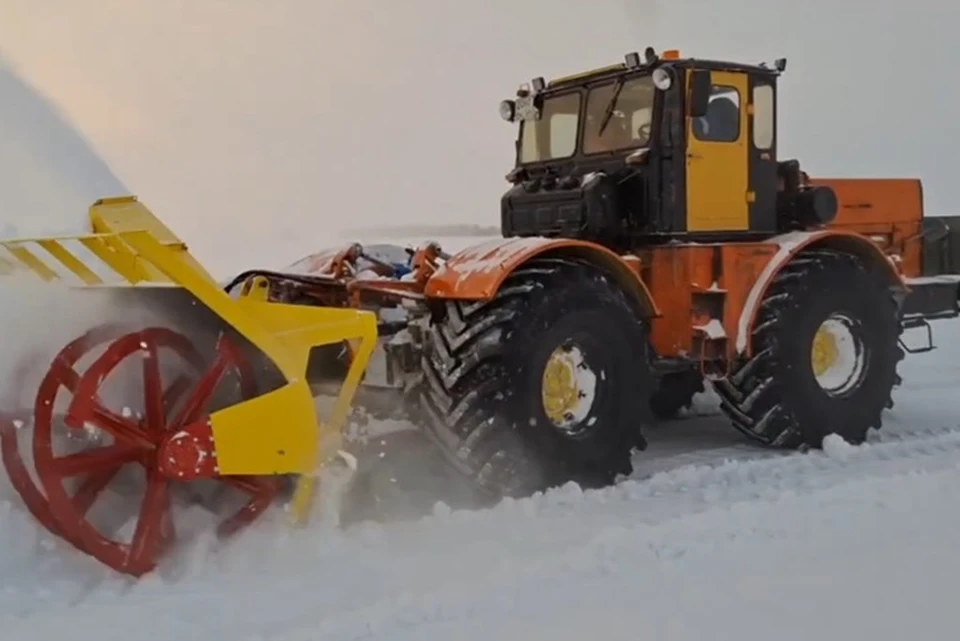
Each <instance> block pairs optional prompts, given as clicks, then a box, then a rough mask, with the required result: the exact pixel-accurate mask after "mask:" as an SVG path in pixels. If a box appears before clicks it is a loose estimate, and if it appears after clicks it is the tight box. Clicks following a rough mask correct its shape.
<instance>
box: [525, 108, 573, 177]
mask: <svg viewBox="0 0 960 641" xmlns="http://www.w3.org/2000/svg"><path fill="white" fill-rule="evenodd" d="M579 125H580V93H579V92H576V93H568V94H563V95H559V96H551V97H549V98H546V99H545V100H544V101H543V105H542V106H541V108H540V119H539V120H525V121H523V122H522V123H521V124H520V162H521V163H531V162H544V161H547V160H557V159H559V158H569V157H570V156H572V155H573V154H574V152H575V151H576V150H577V128H578V127H579Z"/></svg>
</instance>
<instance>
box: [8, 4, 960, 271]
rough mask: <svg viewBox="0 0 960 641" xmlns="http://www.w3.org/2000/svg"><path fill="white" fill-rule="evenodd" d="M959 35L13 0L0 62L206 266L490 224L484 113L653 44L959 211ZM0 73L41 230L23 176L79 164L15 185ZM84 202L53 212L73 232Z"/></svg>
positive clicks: (818, 146)
mask: <svg viewBox="0 0 960 641" xmlns="http://www.w3.org/2000/svg"><path fill="white" fill-rule="evenodd" d="M857 6H862V7H863V9H858V8H856V7H857ZM957 18H960V8H955V6H954V5H952V4H951V3H946V2H943V1H942V0H938V1H937V2H932V1H928V0H915V1H914V2H911V3H907V4H903V5H894V4H890V5H887V4H884V3H882V2H877V3H868V2H856V1H854V0H848V1H847V2H846V3H843V2H836V1H834V2H826V1H825V0H806V1H805V2H800V3H798V2H787V1H785V0H724V1H723V2H718V1H714V0H699V1H693V0H674V1H672V2H666V1H665V2H645V1H643V0H634V1H629V0H590V1H589V2H587V1H584V0H580V1H578V2H573V1H571V0H519V1H518V0H510V1H507V0H484V1H483V2H479V1H477V0H472V1H471V2H469V3H468V2H461V1H457V0H406V1H405V2H396V1H395V0H353V1H352V2H334V1H332V0H275V1H274V2H269V3H268V2H264V1H263V0H164V1H163V2H157V0H48V1H46V2H43V3H38V2H36V0H4V1H3V5H2V8H0V55H2V56H3V58H4V59H5V60H6V61H7V63H8V64H9V65H10V66H11V67H12V68H13V70H14V72H15V74H16V77H18V78H19V79H21V80H26V81H27V82H28V83H29V84H30V85H32V86H33V87H34V88H36V89H37V90H39V92H40V93H41V94H43V95H45V96H46V97H48V98H49V99H50V101H51V102H52V103H53V105H55V106H56V107H57V108H59V109H60V111H61V112H62V114H63V116H64V118H65V120H66V124H65V125H64V129H69V128H71V127H72V128H75V130H76V131H77V132H79V133H80V134H81V135H82V136H84V137H85V138H87V139H88V140H89V141H90V144H91V146H92V150H93V151H92V152H91V153H90V158H89V159H88V162H87V163H86V166H85V167H84V168H80V167H78V168H77V169H76V174H75V176H84V178H83V180H92V184H94V185H95V189H96V190H98V191H99V190H100V189H111V188H112V186H114V185H118V186H121V187H122V186H125V187H126V189H127V190H129V191H132V192H134V193H136V194H138V195H139V196H140V197H141V198H142V199H143V200H144V201H145V202H146V203H147V204H148V205H149V206H150V207H151V208H152V209H153V210H154V211H155V212H156V213H157V214H159V215H160V216H161V217H162V218H163V219H164V220H165V221H166V222H168V224H170V225H171V226H172V227H173V228H174V230H175V231H177V232H178V233H179V234H180V235H181V236H183V237H184V239H185V240H187V242H188V243H189V244H190V245H191V246H192V247H193V249H194V251H195V252H196V253H197V255H198V257H199V258H200V259H201V260H203V261H204V262H205V263H208V264H210V265H211V266H212V268H213V269H214V270H215V271H218V272H219V271H224V270H225V271H234V270H239V269H243V268H245V267H249V266H254V265H261V264H266V263H269V264H270V265H271V266H275V265H276V264H278V263H279V264H283V263H287V262H291V261H292V260H293V259H295V258H297V257H299V256H300V255H303V254H305V253H309V252H311V251H313V250H315V249H317V248H320V247H323V246H326V245H328V244H330V242H331V241H332V242H338V241H339V239H338V238H336V231H337V230H342V229H344V228H348V227H376V225H377V224H389V225H397V224H401V223H403V222H406V221H410V222H443V221H445V220H446V221H450V222H453V223H466V222H476V223H479V224H494V225H495V224H497V223H498V217H499V198H500V195H501V193H502V191H503V190H504V188H505V187H506V183H505V182H504V180H503V176H504V174H505V173H506V172H507V171H508V170H509V168H510V165H511V162H512V153H513V152H512V144H513V139H514V131H513V130H512V128H511V127H510V126H508V125H506V124H505V123H503V122H502V121H501V120H500V119H499V117H498V115H497V103H498V102H499V101H500V100H501V99H502V98H505V97H509V96H510V95H511V94H512V93H513V91H514V90H515V88H516V86H517V84H519V83H520V82H524V81H527V80H528V79H529V78H531V77H533V76H537V75H544V76H547V77H549V76H553V75H560V74H566V73H570V72H574V71H577V70H580V69H583V68H587V67H593V66H600V65H604V64H609V63H615V62H619V61H620V60H622V57H623V54H624V53H626V52H628V51H641V52H642V50H643V49H644V47H646V46H647V45H653V46H655V47H656V48H657V49H658V50H662V49H665V48H679V49H681V51H682V52H683V53H684V54H689V55H692V56H700V57H716V58H727V59H742V60H745V61H752V62H759V61H761V60H767V61H772V60H773V59H774V58H777V57H782V56H785V57H787V58H788V61H789V62H788V68H787V73H786V74H785V76H784V77H783V78H782V79H781V103H780V133H781V137H780V155H781V157H797V158H799V159H800V160H801V162H802V164H803V166H804V167H805V168H806V169H807V171H809V172H810V173H811V174H812V175H818V176H825V175H843V176H910V177H920V178H922V179H923V180H924V183H925V196H926V205H927V211H928V213H929V214H951V213H960V212H956V211H955V210H954V209H953V205H952V201H951V198H950V196H951V188H952V187H953V184H952V183H953V182H955V180H956V178H955V177H954V172H955V169H954V167H955V165H956V162H955V160H954V158H953V154H952V151H953V148H954V147H955V146H956V144H957V142H958V141H960V127H958V126H957V125H956V124H955V122H956V120H955V117H954V116H953V114H954V112H955V111H956V107H955V106H954V101H955V99H956V96H958V95H960V92H958V90H957V89H955V88H954V87H953V81H952V78H953V73H952V71H953V69H952V62H953V61H954V60H956V59H958V58H960V41H958V40H957V39H956V38H955V37H954V36H952V34H951V32H952V30H953V27H952V25H953V24H955V21H956V20H957ZM3 73H6V79H5V80H4V79H0V91H3V92H4V95H3V96H0V98H3V100H0V116H2V119H0V126H2V129H0V131H2V132H4V133H3V136H4V138H5V139H4V140H0V162H2V163H3V167H2V169H4V172H2V173H5V174H6V178H0V181H3V182H0V187H2V189H0V206H3V208H4V211H3V213H2V214H0V228H2V226H3V223H4V222H7V221H8V219H9V218H10V217H11V216H9V215H8V212H9V210H10V209H11V208H15V209H17V210H18V211H19V212H21V213H19V214H18V215H17V221H16V224H17V225H18V228H23V229H25V230H27V231H32V230H33V229H35V228H36V229H39V228H40V227H38V226H37V225H36V223H38V222H41V221H40V220H39V218H40V216H41V214H40V213H38V212H42V211H43V210H44V209H45V208H46V209H48V210H49V209H56V208H57V207H58V206H59V205H60V203H59V201H56V199H52V200H47V201H44V199H43V198H42V197H40V196H38V195H36V194H35V193H34V195H32V196H30V197H25V196H24V195H23V193H22V192H23V191H24V190H25V186H26V185H31V186H32V188H33V191H34V192H36V191H37V190H40V189H41V187H40V186H42V185H49V184H50V182H51V181H50V179H49V178H47V177H37V176H36V175H30V176H26V177H24V174H25V172H42V171H43V170H44V168H45V167H46V166H45V165H44V164H43V161H42V158H40V157H41V156H42V155H43V154H47V155H48V156H49V157H50V158H51V160H50V165H49V166H50V167H53V166H54V165H56V166H57V169H56V172H59V174H62V175H64V176H66V175H67V174H70V173H71V171H72V170H71V169H70V168H69V167H67V168H65V167H64V161H63V159H62V156H59V155H57V154H55V153H54V152H52V151H50V149H52V148H53V147H52V146H51V144H50V141H49V140H48V141H47V142H48V144H47V146H46V147H42V146H41V147H38V150H34V158H33V159H32V160H31V162H30V163H27V165H26V166H24V165H23V164H21V165H20V166H19V167H16V168H14V165H15V163H16V161H15V159H16V158H17V157H18V155H17V154H19V153H20V151H21V148H22V146H23V145H25V144H26V143H25V142H24V141H26V140H30V139H31V136H28V135H26V134H25V132H27V131H32V129H30V128H31V127H35V126H36V119H35V118H34V120H32V121H31V120H29V119H25V118H26V114H28V113H30V112H31V110H30V109H26V110H25V109H24V108H23V104H24V103H23V100H17V99H15V100H12V101H11V98H10V96H9V93H10V92H12V91H13V89H11V87H12V86H13V83H14V82H15V80H11V78H13V77H12V76H10V73H9V69H8V70H7V71H6V72H2V71H0V74H3ZM22 90H23V88H22V87H21V90H20V91H21V92H22ZM21 98H22V96H21ZM11 103H16V104H19V105H20V106H19V107H15V106H12V104H11ZM31 123H33V124H31ZM11 131H12V132H13V134H11ZM50 131H52V130H48V131H47V133H46V134H45V135H47V136H52V135H53V134H52V133H50ZM14 134H16V135H14ZM39 135H40V134H37V136H39ZM11 140H16V141H17V142H16V144H14V143H13V142H10V141H11ZM73 149H74V150H76V146H75V145H74V147H73ZM53 156H57V157H58V158H60V159H59V160H58V161H57V162H56V163H54V161H53V160H52V158H53ZM97 157H99V159H100V160H101V161H102V163H103V164H102V165H101V164H97V162H96V160H97ZM69 162H75V163H76V164H82V163H83V162H84V161H81V160H79V159H77V160H75V161H74V160H71V161H69ZM46 168H49V167H46ZM111 171H112V172H113V174H115V177H114V176H111V175H110V172H111ZM17 172H19V174H18V173H17ZM84 172H86V173H85V174H84ZM97 172H99V175H98V177H97V178H96V179H91V178H90V175H91V173H97ZM73 180H74V181H75V180H77V178H73ZM18 190H19V192H20V193H19V194H18ZM53 191H54V190H53V189H51V190H50V193H51V194H52V193H53ZM67 191H68V195H69V198H70V199H74V200H75V199H76V198H77V193H78V192H77V190H76V189H71V190H67ZM80 191H82V190H80ZM95 193H96V192H95ZM51 198H53V197H52V196H51ZM86 198H87V194H82V198H81V199H80V202H79V203H77V204H75V205H73V206H71V207H67V206H63V207H61V208H63V209H72V210H75V214H68V216H69V215H78V216H81V217H82V207H83V206H84V205H85V204H86ZM68 200H69V199H68ZM24 203H28V204H33V205H34V206H35V207H36V208H35V209H32V210H31V211H30V212H24V211H22V210H23V209H25V208H26V209H29V207H25V206H24ZM71 203H72V201H71ZM14 204H16V207H14ZM225 245H229V246H231V247H233V248H234V249H232V250H231V251H229V252H226V251H224V249H225V247H224V246H225Z"/></svg>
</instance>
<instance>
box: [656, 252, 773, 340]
mask: <svg viewBox="0 0 960 641" xmlns="http://www.w3.org/2000/svg"><path fill="white" fill-rule="evenodd" d="M778 249H779V247H778V246H777V245H776V244H774V243H729V244H715V245H705V244H693V245H672V246H666V245H665V246H660V247H652V248H650V249H647V250H644V251H643V252H641V253H640V257H641V263H642V265H643V267H642V270H641V275H642V276H643V279H644V282H646V283H647V286H648V287H649V288H650V292H651V294H652V295H653V297H654V300H655V301H656V302H657V306H658V307H659V308H660V311H661V314H662V316H660V317H659V318H655V319H653V320H652V321H651V328H650V329H651V341H652V343H653V347H654V349H655V350H656V352H657V354H658V355H660V356H663V357H667V358H670V357H692V358H698V359H699V358H702V357H709V356H714V357H719V356H722V355H725V353H728V352H729V351H730V349H731V346H732V344H733V341H734V339H735V336H736V331H737V324H738V322H739V319H740V311H741V310H742V309H743V306H744V304H745V303H746V301H747V298H748V296H749V295H750V289H751V287H752V286H753V284H754V283H755V282H756V281H757V279H758V277H759V276H760V273H761V272H762V271H763V268H764V267H765V266H766V265H767V263H768V262H769V261H770V259H771V257H772V256H773V255H774V254H775V253H776V252H777V250H778ZM711 324H712V325H713V327H714V330H713V331H712V332H711V331H710V330H708V329H706V328H708V327H710V326H711ZM717 324H719V327H721V328H722V337H721V334H720V333H717V331H716V330H717ZM699 328H704V329H699ZM698 336H700V337H701V338H705V337H713V338H714V341H713V344H714V345H715V346H716V347H717V349H720V350H721V352H720V353H716V352H712V353H705V352H707V351H708V350H709V348H708V347H707V346H706V345H709V344H710V341H703V340H700V339H698Z"/></svg>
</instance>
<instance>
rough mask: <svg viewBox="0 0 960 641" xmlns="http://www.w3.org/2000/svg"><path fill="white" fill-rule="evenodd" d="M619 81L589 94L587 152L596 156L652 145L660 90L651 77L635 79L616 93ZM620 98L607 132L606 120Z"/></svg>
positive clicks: (584, 128)
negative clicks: (609, 111)
mask: <svg viewBox="0 0 960 641" xmlns="http://www.w3.org/2000/svg"><path fill="white" fill-rule="evenodd" d="M615 90H616V81H611V82H607V83H605V84H602V85H599V86H596V87H593V88H592V89H590V92H589V93H588V94H587V108H586V112H585V116H586V122H585V123H584V127H583V153H585V154H594V153H602V152H608V151H619V150H621V149H629V148H632V147H643V146H645V145H647V144H649V143H650V132H651V128H652V123H653V100H654V95H655V93H656V90H655V88H654V86H653V80H652V79H651V78H650V76H641V77H638V78H631V79H630V80H627V81H626V82H624V84H623V88H622V89H621V90H620V92H619V94H615ZM614 95H616V102H615V103H614V105H613V112H612V113H611V115H610V118H609V120H608V121H607V123H606V126H605V127H604V128H603V131H602V132H601V131H600V126H601V124H603V117H604V114H605V113H606V111H607V109H608V108H609V106H610V101H611V100H613V98H614Z"/></svg>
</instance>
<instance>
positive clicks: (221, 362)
mask: <svg viewBox="0 0 960 641" xmlns="http://www.w3.org/2000/svg"><path fill="white" fill-rule="evenodd" d="M227 365H228V359H227V358H226V357H225V356H224V354H223V353H221V352H217V358H216V360H214V362H213V364H212V365H211V366H210V369H208V370H207V372H206V374H204V375H203V377H202V378H201V379H200V380H199V381H198V382H197V386H196V387H195V388H194V389H193V394H192V395H190V397H189V398H188V399H187V402H186V404H184V406H183V408H181V410H180V411H179V412H178V413H177V415H176V417H175V418H174V419H173V420H172V421H171V422H170V429H171V430H178V429H180V428H182V427H183V426H184V425H186V424H188V423H193V422H194V421H196V420H198V419H199V417H200V414H201V412H203V408H204V407H205V406H206V404H207V403H208V402H209V401H210V398H211V397H212V396H213V392H214V391H215V390H216V389H217V385H219V384H220V381H221V380H222V379H223V375H224V374H225V373H226V371H227Z"/></svg>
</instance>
